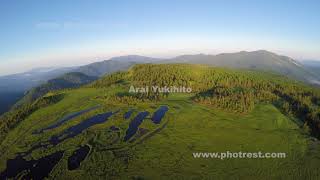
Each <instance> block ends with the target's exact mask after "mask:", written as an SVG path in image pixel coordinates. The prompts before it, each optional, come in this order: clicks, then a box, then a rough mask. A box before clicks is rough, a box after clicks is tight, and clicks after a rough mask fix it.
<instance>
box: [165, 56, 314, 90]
mask: <svg viewBox="0 0 320 180" xmlns="http://www.w3.org/2000/svg"><path fill="white" fill-rule="evenodd" d="M165 62H166V63H191V64H206V65H212V66H217V67H227V68H236V69H252V70H258V71H267V72H275V73H278V74H281V75H285V76H288V77H291V78H293V79H297V80H301V81H304V82H308V83H319V84H320V81H319V80H320V79H319V78H318V77H316V76H315V75H314V74H313V73H311V72H310V71H309V69H308V68H306V67H305V66H304V65H303V64H301V63H300V62H298V61H295V60H294V59H292V58H290V57H287V56H281V55H277V54H275V53H272V52H269V51H265V50H259V51H253V52H247V51H241V52H238V53H224V54H218V55H204V54H198V55H183V56H178V57H176V58H173V59H170V60H166V61H165Z"/></svg>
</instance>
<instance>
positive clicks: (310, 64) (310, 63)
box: [302, 60, 320, 78]
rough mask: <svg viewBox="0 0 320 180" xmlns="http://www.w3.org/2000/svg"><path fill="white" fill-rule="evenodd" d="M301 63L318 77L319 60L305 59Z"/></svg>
mask: <svg viewBox="0 0 320 180" xmlns="http://www.w3.org/2000/svg"><path fill="white" fill-rule="evenodd" d="M302 64H303V65H304V66H305V67H306V68H308V69H309V70H311V72H313V73H314V74H315V75H316V76H317V77H318V78H320V61H315V60H306V61H303V62H302Z"/></svg>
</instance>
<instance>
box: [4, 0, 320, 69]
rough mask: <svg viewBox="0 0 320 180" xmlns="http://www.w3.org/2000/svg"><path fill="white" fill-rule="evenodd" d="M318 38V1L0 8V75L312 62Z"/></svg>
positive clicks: (75, 1) (319, 51) (90, 0)
mask: <svg viewBox="0 0 320 180" xmlns="http://www.w3.org/2000/svg"><path fill="white" fill-rule="evenodd" d="M319 32H320V1H319V0H315V1H308V0H303V1H302V0H299V1H298V0H297V1H295V0H288V1H286V0H263V1H262V0H261V1H259V0H255V1H254V0H251V1H241V0H233V1H227V0H221V1H215V0H207V1H205V0H180V1H179V0H157V1H156V0H146V1H142V0H141V1H139V0H128V1H122V0H114V1H111V0H103V1H94V0H83V1H80V0H61V1H59V0H54V1H52V0H47V1H46V0H39V1H32V0H28V1H18V0H16V1H14V0H10V1H0V75H3V74H10V73H16V72H21V71H25V70H28V69H31V68H34V67H42V66H72V65H81V64H86V63H89V62H94V61H100V60H103V59H106V58H110V57H112V56H118V55H127V54H139V55H147V56H153V57H171V56H176V55H181V54H195V53H207V54H217V53H221V52H235V51H241V50H247V51H250V50H257V49H266V50H270V51H274V52H276V53H281V54H283V55H288V56H291V57H293V58H297V59H320V33H319Z"/></svg>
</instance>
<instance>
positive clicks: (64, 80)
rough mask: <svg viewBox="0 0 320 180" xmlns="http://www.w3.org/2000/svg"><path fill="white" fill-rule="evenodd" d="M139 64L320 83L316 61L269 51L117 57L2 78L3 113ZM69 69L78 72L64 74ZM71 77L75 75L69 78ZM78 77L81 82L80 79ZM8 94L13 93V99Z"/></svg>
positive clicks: (0, 84) (41, 69) (0, 94)
mask: <svg viewBox="0 0 320 180" xmlns="http://www.w3.org/2000/svg"><path fill="white" fill-rule="evenodd" d="M139 63H140V64H141V63H189V64H206V65H211V66H217V67H226V68H236V69H252V70H257V71H266V72H274V73H278V74H281V75H285V76H288V77H290V78H293V79H296V80H300V81H304V82H307V83H310V84H318V85H320V78H319V77H320V74H319V69H320V68H319V67H320V65H319V64H320V63H318V62H316V61H312V62H309V61H306V62H305V63H300V62H298V61H295V60H294V59H292V58H290V57H287V56H281V55H277V54H275V53H272V52H269V51H265V50H259V51H253V52H247V51H241V52H237V53H223V54H218V55H205V54H197V55H183V56H178V57H175V58H171V59H157V58H150V57H145V56H138V55H129V56H120V57H114V58H111V59H109V60H105V61H101V62H96V63H91V64H88V65H84V66H78V67H67V68H39V69H34V70H32V71H28V72H26V73H20V74H14V75H9V76H3V77H0V100H2V99H5V101H2V102H4V103H3V104H0V114H1V113H2V112H5V111H7V110H8V109H9V107H11V106H12V105H13V104H14V103H15V102H16V101H17V99H19V98H21V97H22V96H23V95H24V94H25V96H24V98H23V99H22V100H21V101H20V102H19V103H18V104H21V102H29V101H32V100H34V99H36V98H37V97H39V96H42V95H43V94H45V93H46V92H48V91H50V90H57V89H61V88H69V87H75V86H79V85H83V84H86V83H89V82H91V81H93V80H95V79H96V78H98V77H101V76H103V75H104V74H109V73H113V72H116V71H120V70H127V69H128V68H129V67H131V66H132V65H134V64H139ZM69 72H78V73H73V74H66V75H64V74H65V73H69ZM77 76H79V77H77ZM69 77H72V78H71V79H68V78H69ZM50 79H52V80H50ZM76 79H78V80H80V81H79V82H78V81H77V82H76V81H75V80H76ZM33 87H35V88H33ZM31 88H32V89H31ZM13 92H15V93H14V95H12V93H13ZM10 94H11V95H10ZM8 96H12V98H9V97H8Z"/></svg>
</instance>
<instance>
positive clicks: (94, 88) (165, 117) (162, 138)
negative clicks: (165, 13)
mask: <svg viewBox="0 0 320 180" xmlns="http://www.w3.org/2000/svg"><path fill="white" fill-rule="evenodd" d="M131 85H134V86H136V87H139V86H140V87H143V86H152V85H158V86H165V85H166V86H184V87H192V90H193V92H192V93H160V92H150V93H128V90H129V87H130V86H131ZM319 105H320V93H319V90H318V89H316V88H314V87H310V86H307V85H304V84H302V83H300V82H297V81H293V80H291V79H288V78H285V77H282V76H278V75H275V74H269V73H262V72H255V71H245V70H230V69H223V68H212V67H207V66H203V65H185V64H170V65H167V64H161V65H153V64H142V65H135V66H133V67H131V68H130V69H129V70H128V71H125V72H116V73H113V74H111V75H106V76H104V77H103V78H101V79H98V80H96V81H94V82H93V83H91V84H89V85H85V86H82V87H80V88H73V89H64V90H58V91H53V92H49V93H48V94H46V95H45V96H43V97H41V98H39V99H37V100H36V101H35V102H32V103H31V104H26V105H24V106H23V107H21V108H20V110H16V111H13V112H10V113H7V114H6V116H4V117H2V118H3V119H2V120H3V121H1V124H0V128H1V137H2V139H1V146H0V157H1V164H0V172H1V173H0V177H1V179H6V178H9V179H29V178H34V179H37V178H48V179H319V178H320V171H319V168H320V166H319V164H320V142H319V141H318V140H317V138H319V132H320V131H319V128H320V126H319V125H320V123H319V115H320V114H319V112H320V111H319ZM166 108H167V109H166ZM157 116H159V117H160V118H157ZM131 129H133V131H131ZM226 151H230V152H239V151H242V152H258V151H261V152H284V153H286V158H278V159H250V158H246V159H223V160H222V159H218V158H194V157H193V153H194V152H226ZM53 154H54V155H55V156H51V155H53ZM17 157H18V158H19V161H14V159H16V160H17V159H18V158H17ZM37 160H39V161H37ZM41 160H44V161H41ZM14 162H20V165H21V167H17V166H15V165H16V164H14ZM21 162H23V163H21ZM43 162H52V163H47V165H46V166H45V165H44V166H42V167H40V165H41V164H43ZM10 163H13V164H10ZM23 164H24V165H25V166H24V167H22V165H23ZM26 167H27V168H26ZM44 167H45V168H46V169H45V170H43V171H42V172H43V174H41V173H40V174H39V173H36V170H37V172H39V170H40V169H41V168H44ZM41 170H42V169H41Z"/></svg>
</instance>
